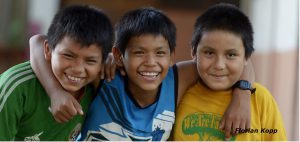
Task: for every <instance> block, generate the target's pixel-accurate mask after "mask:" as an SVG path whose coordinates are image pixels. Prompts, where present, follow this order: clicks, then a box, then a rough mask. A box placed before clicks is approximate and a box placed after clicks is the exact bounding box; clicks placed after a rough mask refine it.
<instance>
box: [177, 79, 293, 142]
mask: <svg viewBox="0 0 300 142" xmlns="http://www.w3.org/2000/svg"><path fill="white" fill-rule="evenodd" d="M254 87H256V92H255V94H253V95H252V96H251V129H248V130H240V131H239V132H240V133H239V134H238V135H237V136H234V137H232V138H231V140H253V141H254V140H259V141H269V140H279V141H281V140H287V137H286V132H285V129H284V126H283V121H282V117H281V114H280V112H279V109H278V107H277V104H276V102H275V100H274V98H273V96H272V95H271V94H270V93H269V91H268V90H267V89H266V88H265V87H263V86H262V85H260V84H258V83H255V84H254ZM231 97H232V91H217V92H216V91H212V90H209V89H208V88H207V87H205V86H203V85H202V84H201V83H199V82H198V83H197V84H196V85H194V86H193V87H191V88H189V89H188V91H187V92H186V93H185V95H184V96H183V98H182V100H181V102H180V104H179V107H178V109H177V111H176V121H175V126H174V131H173V140H175V141H177V140H181V141H182V140H190V141H194V140H195V141H206V140H225V134H224V132H223V131H221V130H219V125H220V121H221V118H222V116H223V114H224V112H225V110H226V108H227V106H228V105H229V104H230V101H231ZM242 132H244V133H242Z"/></svg>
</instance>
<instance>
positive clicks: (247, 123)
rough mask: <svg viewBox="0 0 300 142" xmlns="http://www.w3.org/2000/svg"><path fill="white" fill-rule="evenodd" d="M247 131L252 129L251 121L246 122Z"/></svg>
mask: <svg viewBox="0 0 300 142" xmlns="http://www.w3.org/2000/svg"><path fill="white" fill-rule="evenodd" d="M245 127H246V129H250V128H251V121H250V120H246V126H245Z"/></svg>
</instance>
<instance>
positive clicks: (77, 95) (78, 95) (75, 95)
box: [71, 87, 85, 101]
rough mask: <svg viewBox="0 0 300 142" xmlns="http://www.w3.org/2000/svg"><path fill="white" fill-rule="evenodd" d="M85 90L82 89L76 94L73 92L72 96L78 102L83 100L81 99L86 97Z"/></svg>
mask: <svg viewBox="0 0 300 142" xmlns="http://www.w3.org/2000/svg"><path fill="white" fill-rule="evenodd" d="M84 90H85V87H83V88H81V89H80V90H78V91H76V92H72V93H71V94H72V96H73V97H74V98H75V99H76V100H78V101H79V100H81V98H82V97H83V95H84Z"/></svg>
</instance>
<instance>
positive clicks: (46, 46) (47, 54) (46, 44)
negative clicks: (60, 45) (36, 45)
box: [44, 40, 52, 61]
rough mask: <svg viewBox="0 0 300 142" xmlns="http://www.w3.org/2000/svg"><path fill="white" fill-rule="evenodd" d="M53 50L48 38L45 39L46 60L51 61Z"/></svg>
mask: <svg viewBox="0 0 300 142" xmlns="http://www.w3.org/2000/svg"><path fill="white" fill-rule="evenodd" d="M51 53H52V50H51V49H50V46H49V43H48V40H45V41H44V55H45V59H46V61H50V60H51V55H52V54H51Z"/></svg>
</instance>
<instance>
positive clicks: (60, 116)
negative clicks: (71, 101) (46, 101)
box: [54, 113, 70, 123]
mask: <svg viewBox="0 0 300 142" xmlns="http://www.w3.org/2000/svg"><path fill="white" fill-rule="evenodd" d="M54 119H55V120H56V121H57V122H58V123H65V122H68V121H69V120H70V119H69V118H67V117H65V116H64V115H63V114H62V113H58V114H57V115H55V116H54Z"/></svg>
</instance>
